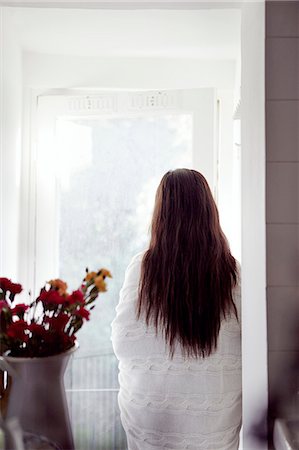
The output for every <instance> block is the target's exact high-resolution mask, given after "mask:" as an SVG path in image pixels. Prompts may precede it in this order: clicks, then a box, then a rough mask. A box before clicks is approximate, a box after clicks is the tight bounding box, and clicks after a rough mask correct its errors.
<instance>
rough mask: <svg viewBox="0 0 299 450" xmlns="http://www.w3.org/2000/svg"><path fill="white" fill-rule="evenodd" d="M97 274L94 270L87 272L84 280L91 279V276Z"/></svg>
mask: <svg viewBox="0 0 299 450" xmlns="http://www.w3.org/2000/svg"><path fill="white" fill-rule="evenodd" d="M96 276H97V273H96V272H88V273H87V274H86V277H85V278H84V280H85V281H87V282H88V281H91V280H92V279H93V278H95V277H96Z"/></svg>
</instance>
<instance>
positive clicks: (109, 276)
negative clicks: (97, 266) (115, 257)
mask: <svg viewBox="0 0 299 450" xmlns="http://www.w3.org/2000/svg"><path fill="white" fill-rule="evenodd" d="M100 272H101V275H102V276H103V277H104V279H105V277H108V278H112V275H111V272H109V270H107V269H101V270H100Z"/></svg>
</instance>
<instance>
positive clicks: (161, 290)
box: [137, 169, 237, 357]
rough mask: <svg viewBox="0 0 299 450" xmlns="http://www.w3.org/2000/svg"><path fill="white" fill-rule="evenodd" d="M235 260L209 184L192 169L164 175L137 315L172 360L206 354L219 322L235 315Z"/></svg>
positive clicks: (213, 345) (144, 262)
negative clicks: (162, 340)
mask: <svg viewBox="0 0 299 450" xmlns="http://www.w3.org/2000/svg"><path fill="white" fill-rule="evenodd" d="M236 283H237V267H236V260H235V258H234V257H233V256H232V255H231V253H230V249H229V245H228V242H227V240H226V237H225V235H224V234H223V232H222V230H221V227H220V224H219V216H218V210H217V206H216V204H215V201H214V199H213V196H212V193H211V191H210V188H209V186H208V183H207V181H206V179H205V178H204V176H203V175H201V174H200V173H199V172H197V171H196V170H189V169H177V170H174V171H170V172H167V173H166V174H165V175H164V176H163V178H162V180H161V183H160V185H159V187H158V190H157V194H156V202H155V208H154V213H153V219H152V229H151V241H150V245H149V249H148V250H147V251H146V252H145V254H144V257H143V260H142V265H141V277H140V284H139V297H138V303H137V317H138V318H140V316H144V317H145V319H146V323H147V325H149V324H150V323H151V324H153V325H154V326H155V328H156V330H157V331H158V330H161V331H162V332H163V334H164V337H165V339H166V342H167V343H168V344H169V348H170V355H171V356H173V353H174V349H175V345H176V342H179V343H180V344H181V348H182V350H183V353H184V354H187V355H188V356H195V357H200V356H202V357H205V356H208V355H210V354H211V353H212V352H213V351H214V350H215V349H216V347H217V341H218V335H219V330H220V324H221V319H222V318H223V317H224V318H226V317H227V316H228V314H229V313H230V312H231V311H233V313H234V314H235V315H236V317H237V310H236V306H235V304H234V301H233V297H232V289H233V287H234V286H235V285H236Z"/></svg>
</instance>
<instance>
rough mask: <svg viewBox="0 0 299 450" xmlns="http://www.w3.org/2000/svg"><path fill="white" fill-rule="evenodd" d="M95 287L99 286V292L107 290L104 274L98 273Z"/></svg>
mask: <svg viewBox="0 0 299 450" xmlns="http://www.w3.org/2000/svg"><path fill="white" fill-rule="evenodd" d="M94 284H95V287H96V288H97V290H98V292H106V291H107V286H106V283H105V281H104V278H103V275H98V276H97V277H96V278H95V280H94Z"/></svg>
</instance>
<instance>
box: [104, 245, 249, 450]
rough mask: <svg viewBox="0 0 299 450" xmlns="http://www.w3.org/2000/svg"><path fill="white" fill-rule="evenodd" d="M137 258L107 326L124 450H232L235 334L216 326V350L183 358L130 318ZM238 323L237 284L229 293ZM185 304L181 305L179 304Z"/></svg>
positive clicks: (235, 326)
mask: <svg viewBox="0 0 299 450" xmlns="http://www.w3.org/2000/svg"><path fill="white" fill-rule="evenodd" d="M142 257H143V254H142V253H141V254H138V255H137V256H136V257H134V258H133V260H132V262H131V263H130V265H129V267H128V269H127V272H126V277H125V282H124V285H123V288H122V290H121V293H120V302H119V304H118V306H117V309H116V311H117V315H116V318H115V320H114V321H113V323H112V342H113V346H114V351H115V354H116V356H117V358H118V359H119V370H120V373H119V383H120V392H119V406H120V411H121V420H122V423H123V426H124V428H125V431H126V434H127V439H128V448H129V450H157V449H168V450H175V449H176V450H183V449H188V450H199V449H200V450H204V449H209V450H237V448H238V441H239V431H240V427H241V329H240V323H239V322H238V321H237V319H236V317H235V315H234V314H233V313H231V314H230V315H229V316H228V317H227V318H226V319H222V321H221V326H220V331H219V336H218V343H217V348H216V351H214V352H212V353H211V354H210V355H209V356H205V358H202V357H197V358H195V357H187V356H184V352H183V351H182V348H181V347H180V345H179V344H176V345H175V349H174V354H173V357H172V358H171V357H170V355H169V347H168V344H167V343H166V341H165V339H164V337H163V336H162V335H161V333H160V332H157V333H156V328H155V327H154V326H153V325H147V324H146V321H145V319H144V318H143V317H140V318H139V319H138V320H137V318H136V307H137V302H138V292H139V282H140V273H141V272H140V271H141V263H142ZM233 300H234V302H235V305H236V308H237V312H238V317H239V318H240V317H241V313H240V300H241V299H240V283H238V284H237V285H236V286H235V288H234V289H233ZM182 301H184V299H182Z"/></svg>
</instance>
